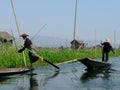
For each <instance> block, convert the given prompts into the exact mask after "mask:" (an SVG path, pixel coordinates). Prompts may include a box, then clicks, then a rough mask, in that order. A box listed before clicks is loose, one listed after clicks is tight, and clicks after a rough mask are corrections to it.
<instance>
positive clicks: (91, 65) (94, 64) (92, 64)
mask: <svg viewBox="0 0 120 90" xmlns="http://www.w3.org/2000/svg"><path fill="white" fill-rule="evenodd" d="M78 61H80V62H81V63H82V64H84V65H85V66H86V67H87V69H88V70H95V69H102V68H106V67H109V66H110V65H111V64H110V63H106V62H100V61H95V60H91V59H89V58H83V59H78Z"/></svg>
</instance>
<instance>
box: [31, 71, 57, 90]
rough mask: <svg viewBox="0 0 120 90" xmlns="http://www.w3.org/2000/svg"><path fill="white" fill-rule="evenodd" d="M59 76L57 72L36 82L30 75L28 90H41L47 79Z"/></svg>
mask: <svg viewBox="0 0 120 90" xmlns="http://www.w3.org/2000/svg"><path fill="white" fill-rule="evenodd" d="M58 74H59V71H55V72H54V73H53V74H51V75H48V76H45V77H42V78H41V79H40V81H38V80H37V79H36V78H35V76H34V75H30V89H29V90H43V87H44V85H45V84H46V83H47V81H48V80H49V79H52V78H54V77H56V76H57V75H58Z"/></svg>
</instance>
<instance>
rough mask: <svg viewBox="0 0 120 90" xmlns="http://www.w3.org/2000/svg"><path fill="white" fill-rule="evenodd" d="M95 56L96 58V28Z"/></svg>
mask: <svg viewBox="0 0 120 90" xmlns="http://www.w3.org/2000/svg"><path fill="white" fill-rule="evenodd" d="M95 58H96V30H95Z"/></svg>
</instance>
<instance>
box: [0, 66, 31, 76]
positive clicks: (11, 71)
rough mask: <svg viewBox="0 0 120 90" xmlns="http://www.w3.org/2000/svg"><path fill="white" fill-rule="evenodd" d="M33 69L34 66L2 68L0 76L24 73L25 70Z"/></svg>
mask: <svg viewBox="0 0 120 90" xmlns="http://www.w3.org/2000/svg"><path fill="white" fill-rule="evenodd" d="M31 70H33V68H30V67H22V68H6V69H0V76H8V75H13V74H22V73H25V72H29V71H31Z"/></svg>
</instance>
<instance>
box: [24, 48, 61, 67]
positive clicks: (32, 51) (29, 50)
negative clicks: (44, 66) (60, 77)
mask: <svg viewBox="0 0 120 90" xmlns="http://www.w3.org/2000/svg"><path fill="white" fill-rule="evenodd" d="M26 49H27V48H26ZM27 50H28V51H30V52H31V53H34V54H35V55H36V56H38V57H39V58H43V57H42V56H40V55H38V54H36V53H35V52H33V51H31V50H30V49H27ZM43 60H44V61H45V62H47V63H49V64H50V65H52V66H53V67H55V68H57V69H60V68H59V67H58V66H56V65H55V64H53V63H51V62H50V61H48V60H46V59H44V58H43Z"/></svg>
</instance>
